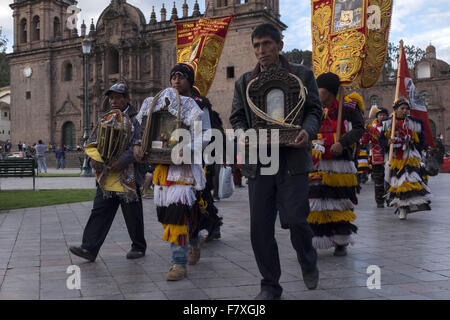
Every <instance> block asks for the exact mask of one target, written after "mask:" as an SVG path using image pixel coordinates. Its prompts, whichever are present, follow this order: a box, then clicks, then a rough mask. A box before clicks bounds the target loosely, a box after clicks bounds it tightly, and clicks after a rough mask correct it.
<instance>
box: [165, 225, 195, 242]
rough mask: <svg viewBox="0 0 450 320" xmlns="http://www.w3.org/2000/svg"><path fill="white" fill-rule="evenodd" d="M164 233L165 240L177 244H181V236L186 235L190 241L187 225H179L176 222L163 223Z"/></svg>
mask: <svg viewBox="0 0 450 320" xmlns="http://www.w3.org/2000/svg"><path fill="white" fill-rule="evenodd" d="M163 228H164V233H163V240H164V241H168V242H171V243H173V244H175V245H177V246H179V245H180V242H179V239H180V236H186V241H187V242H189V234H188V231H187V226H186V225H184V226H178V225H174V224H163Z"/></svg>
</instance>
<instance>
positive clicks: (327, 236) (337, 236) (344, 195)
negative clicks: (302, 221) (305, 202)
mask: <svg viewBox="0 0 450 320" xmlns="http://www.w3.org/2000/svg"><path fill="white" fill-rule="evenodd" d="M356 173H357V170H356V167H355V164H354V162H353V161H351V160H334V159H331V160H320V161H319V162H318V163H317V170H316V171H314V172H312V173H310V174H309V188H310V191H309V204H310V209H311V212H310V214H309V217H308V222H309V224H310V226H311V229H312V230H313V232H314V237H313V246H314V247H315V248H316V249H329V248H332V247H334V246H336V245H348V244H349V243H353V240H352V238H351V235H352V234H353V233H356V232H357V229H358V228H357V227H356V226H355V225H354V224H352V223H351V222H353V221H354V220H355V219H356V215H355V213H354V205H355V204H357V198H356V186H357V179H356Z"/></svg>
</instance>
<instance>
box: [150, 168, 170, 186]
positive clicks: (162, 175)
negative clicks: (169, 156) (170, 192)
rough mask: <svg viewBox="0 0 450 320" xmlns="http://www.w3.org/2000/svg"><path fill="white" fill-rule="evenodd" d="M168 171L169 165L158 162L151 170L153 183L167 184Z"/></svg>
mask: <svg viewBox="0 0 450 320" xmlns="http://www.w3.org/2000/svg"><path fill="white" fill-rule="evenodd" d="M168 172H169V167H168V166H165V165H162V164H159V165H157V166H156V168H155V171H154V172H153V184H154V185H159V186H167V181H166V178H167V173H168Z"/></svg>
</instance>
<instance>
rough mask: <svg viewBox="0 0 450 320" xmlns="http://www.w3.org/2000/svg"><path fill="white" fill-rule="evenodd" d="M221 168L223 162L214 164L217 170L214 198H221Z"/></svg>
mask: <svg viewBox="0 0 450 320" xmlns="http://www.w3.org/2000/svg"><path fill="white" fill-rule="evenodd" d="M220 168H222V165H221V164H216V165H214V170H215V174H214V193H213V195H214V198H219V181H220V179H219V177H220Z"/></svg>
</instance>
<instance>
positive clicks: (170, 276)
mask: <svg viewBox="0 0 450 320" xmlns="http://www.w3.org/2000/svg"><path fill="white" fill-rule="evenodd" d="M186 274H187V271H186V267H183V266H182V265H179V264H174V265H173V266H171V267H170V269H169V272H167V273H166V280H167V281H178V280H181V279H183V278H184V277H186Z"/></svg>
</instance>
